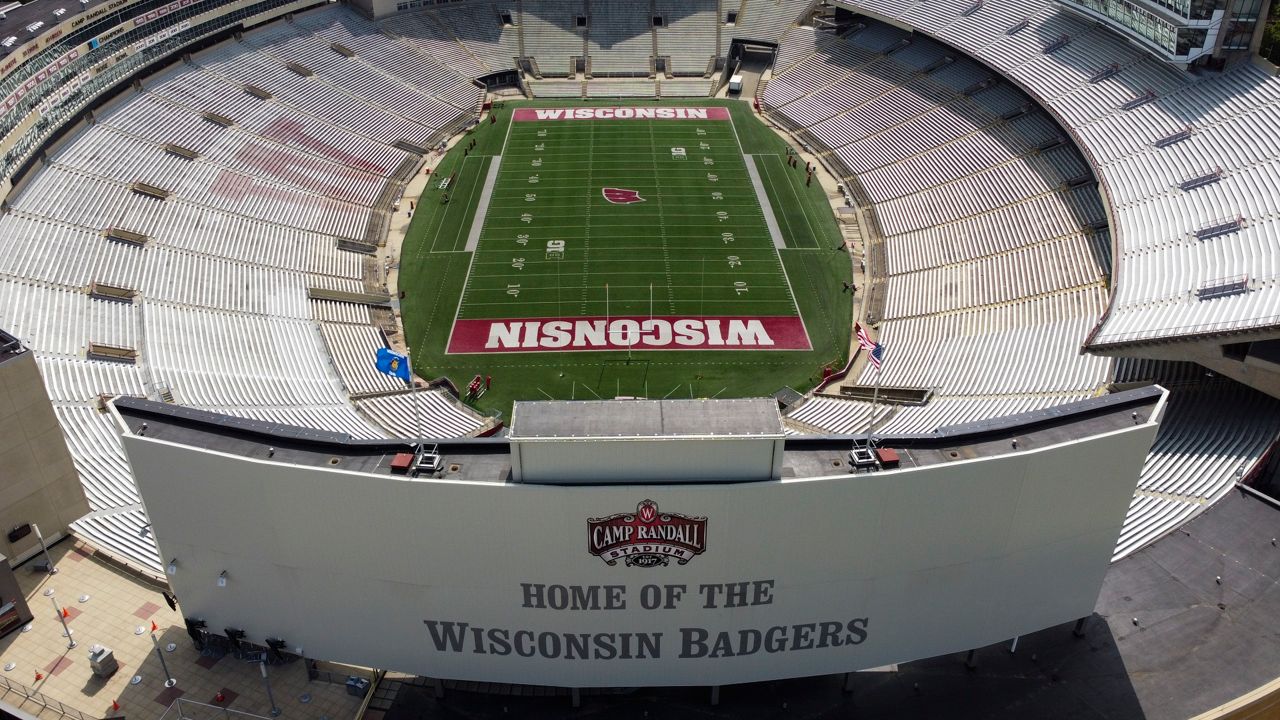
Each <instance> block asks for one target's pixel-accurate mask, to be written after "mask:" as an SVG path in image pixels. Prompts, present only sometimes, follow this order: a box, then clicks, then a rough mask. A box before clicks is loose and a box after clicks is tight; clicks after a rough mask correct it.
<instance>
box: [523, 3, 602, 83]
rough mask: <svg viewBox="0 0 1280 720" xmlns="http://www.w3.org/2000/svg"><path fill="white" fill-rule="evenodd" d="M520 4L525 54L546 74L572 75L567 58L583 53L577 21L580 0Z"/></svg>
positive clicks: (540, 71)
mask: <svg viewBox="0 0 1280 720" xmlns="http://www.w3.org/2000/svg"><path fill="white" fill-rule="evenodd" d="M521 7H522V10H521V12H520V20H519V22H520V25H521V28H520V32H521V33H522V34H523V35H524V43H525V45H524V51H525V55H526V56H528V57H531V58H533V60H534V62H536V63H537V68H538V71H539V73H540V74H541V75H543V76H546V77H567V76H570V75H574V74H575V73H574V72H571V68H572V65H571V64H570V59H571V58H575V57H583V56H584V55H586V41H585V39H584V33H583V30H581V29H579V28H578V27H577V25H576V23H577V18H578V17H579V16H582V14H583V7H584V5H583V3H582V2H580V1H579V0H536V1H534V2H529V3H523V4H522V5H521Z"/></svg>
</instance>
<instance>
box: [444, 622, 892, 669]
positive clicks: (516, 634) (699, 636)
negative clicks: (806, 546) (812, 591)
mask: <svg viewBox="0 0 1280 720" xmlns="http://www.w3.org/2000/svg"><path fill="white" fill-rule="evenodd" d="M422 622H423V623H425V624H426V626H427V635H428V639H429V641H430V645H429V647H430V648H431V649H433V650H435V651H436V652H439V653H445V652H448V653H474V654H476V655H498V656H507V655H515V656H517V657H525V658H533V657H536V658H544V659H547V660H649V659H653V660H657V659H661V658H662V657H663V651H664V647H663V640H664V637H665V636H666V635H667V633H661V632H611V633H567V632H551V631H537V630H526V629H510V628H485V627H476V626H474V625H471V624H470V623H465V622H454V621H452V620H423V621H422ZM673 634H674V635H676V636H677V638H678V639H677V643H678V650H677V655H676V657H677V658H678V659H681V660H696V659H701V658H725V657H740V656H745V655H755V654H756V653H768V654H775V653H783V652H801V651H804V650H822V649H826V648H840V647H850V646H854V645H860V644H862V642H863V641H864V640H866V639H867V618H864V617H862V618H853V619H851V620H824V621H818V622H808V623H797V624H795V625H774V626H772V627H767V628H742V629H739V630H719V631H714V630H708V629H706V628H697V627H682V628H679V629H678V630H677V631H676V632H675V633H673ZM667 657H670V656H669V655H668V656H667Z"/></svg>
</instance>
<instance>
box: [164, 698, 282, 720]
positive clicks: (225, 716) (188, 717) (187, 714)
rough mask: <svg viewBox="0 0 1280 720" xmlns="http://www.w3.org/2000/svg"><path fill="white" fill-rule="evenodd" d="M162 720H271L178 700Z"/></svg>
mask: <svg viewBox="0 0 1280 720" xmlns="http://www.w3.org/2000/svg"><path fill="white" fill-rule="evenodd" d="M160 720H271V718H268V717H264V716H262V715H254V714H253V713H247V712H243V711H240V710H232V709H231V708H224V707H219V706H217V705H206V704H205V703H202V702H195V701H194V700H183V699H182V698H178V699H177V700H174V701H173V704H172V705H170V706H169V709H168V710H165V711H164V715H161V716H160Z"/></svg>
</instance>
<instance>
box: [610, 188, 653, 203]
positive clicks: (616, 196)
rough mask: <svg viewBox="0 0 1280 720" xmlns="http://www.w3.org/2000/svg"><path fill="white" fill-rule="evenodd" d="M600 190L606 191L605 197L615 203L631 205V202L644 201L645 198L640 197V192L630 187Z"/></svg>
mask: <svg viewBox="0 0 1280 720" xmlns="http://www.w3.org/2000/svg"><path fill="white" fill-rule="evenodd" d="M600 192H602V193H604V199H605V200H608V201H609V202H611V203H613V204H614V205H630V204H631V203H638V202H644V198H642V197H640V192H639V191H637V190H630V189H628V188H614V187H607V188H601V190H600Z"/></svg>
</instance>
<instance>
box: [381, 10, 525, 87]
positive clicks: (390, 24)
mask: <svg viewBox="0 0 1280 720" xmlns="http://www.w3.org/2000/svg"><path fill="white" fill-rule="evenodd" d="M503 7H504V8H505V9H508V11H509V12H511V13H515V10H514V8H513V7H512V6H510V5H507V6H503ZM516 19H517V18H515V17H513V18H512V21H513V22H514V21H515V20H516ZM381 25H382V27H383V28H385V29H387V30H390V31H391V32H393V33H395V34H396V35H399V36H401V37H403V38H404V39H405V40H406V41H408V42H409V43H411V44H413V45H414V46H416V47H418V48H420V49H421V50H422V52H423V53H424V54H427V55H430V56H431V57H434V58H438V59H439V60H440V62H442V63H444V64H445V65H447V66H448V67H451V68H453V69H455V70H457V71H458V72H459V73H461V74H462V75H463V76H464V77H480V76H482V75H487V74H489V73H493V72H498V71H500V70H513V69H515V67H516V58H518V57H520V42H519V39H518V37H517V36H518V33H519V27H518V26H517V25H504V24H502V16H501V15H500V14H499V13H498V7H497V6H496V5H493V4H491V3H486V2H467V3H457V4H451V5H439V6H436V7H435V8H434V9H432V10H429V11H423V12H421V13H415V14H407V15H395V16H392V17H390V18H387V19H386V20H384V21H382V22H381Z"/></svg>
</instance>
